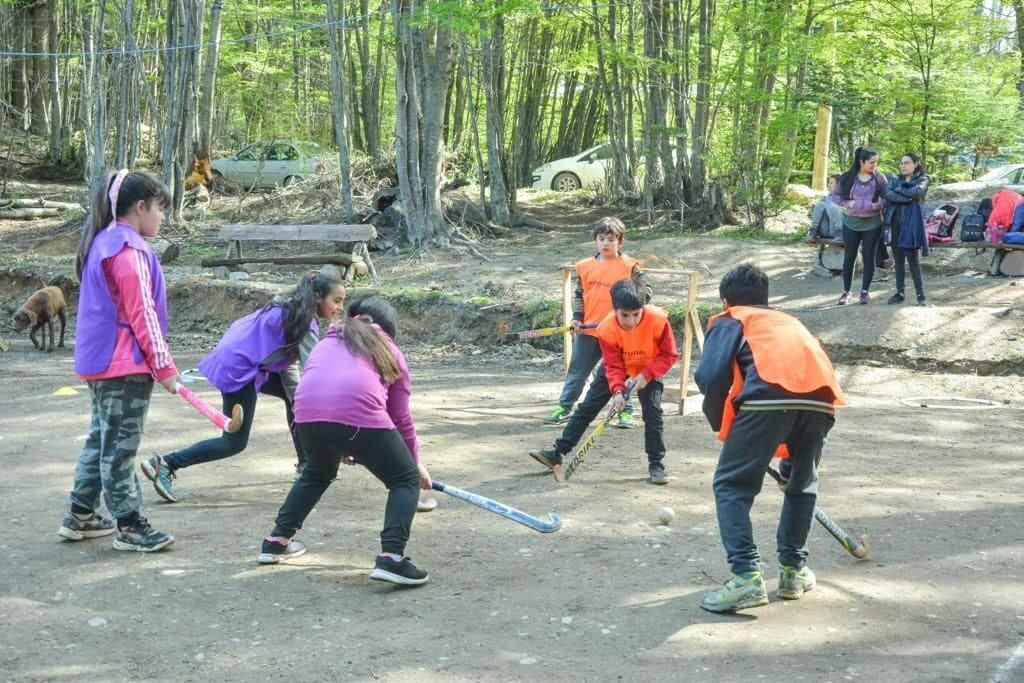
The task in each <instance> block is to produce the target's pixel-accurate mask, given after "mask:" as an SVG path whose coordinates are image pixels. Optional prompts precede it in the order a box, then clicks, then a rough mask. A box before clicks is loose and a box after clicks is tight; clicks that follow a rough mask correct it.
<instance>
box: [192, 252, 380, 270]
mask: <svg viewBox="0 0 1024 683" xmlns="http://www.w3.org/2000/svg"><path fill="white" fill-rule="evenodd" d="M362 262H363V257H362V256H352V255H351V254H324V255H320V254H310V255H308V256H242V257H239V258H204V259H203V260H202V261H201V262H200V263H201V264H202V266H203V267H204V268H214V267H216V266H240V265H242V264H243V263H272V264H274V265H276V266H290V265H296V264H321V265H322V264H325V263H329V264H331V265H335V266H351V265H352V264H353V263H362Z"/></svg>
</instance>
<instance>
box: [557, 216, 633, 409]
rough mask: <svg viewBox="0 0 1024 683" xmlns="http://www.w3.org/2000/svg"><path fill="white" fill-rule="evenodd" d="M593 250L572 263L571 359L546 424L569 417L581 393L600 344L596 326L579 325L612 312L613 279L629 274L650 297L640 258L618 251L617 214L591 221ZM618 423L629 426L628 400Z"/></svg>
mask: <svg viewBox="0 0 1024 683" xmlns="http://www.w3.org/2000/svg"><path fill="white" fill-rule="evenodd" d="M591 235H592V236H593V238H594V243H595V245H596V246H597V254H596V255H594V256H591V257H590V258H585V259H583V260H582V261H578V262H577V263H576V276H575V280H576V298H575V300H574V303H573V314H572V315H573V319H572V327H573V333H574V334H575V339H574V340H573V343H572V361H571V362H570V363H569V372H567V373H566V375H565V383H564V384H563V385H562V396H561V397H560V398H559V399H558V407H557V408H555V409H554V410H552V411H551V414H550V415H548V417H546V418H545V419H544V421H545V422H546V423H548V424H563V423H565V422H568V421H569V414H570V413H571V412H572V408H573V405H575V403H576V399H578V398H579V397H580V394H582V393H583V386H584V385H585V384H586V383H587V375H589V374H590V373H591V371H592V370H593V369H594V366H595V365H597V363H598V361H600V360H601V346H600V344H598V341H597V330H594V329H586V330H584V329H581V327H582V326H583V325H584V324H591V323H599V322H601V321H602V320H604V319H605V317H606V316H607V315H608V314H609V313H611V312H612V300H611V296H610V294H609V291H610V289H611V286H612V284H613V283H615V282H618V281H619V280H622V279H623V278H633V279H634V280H635V281H636V283H637V287H638V288H639V289H640V291H641V292H643V297H644V299H643V303H645V304H646V303H648V302H649V301H650V300H651V287H650V285H648V284H647V278H646V277H644V273H643V270H641V267H640V262H639V261H637V260H636V259H635V258H632V257H631V256H626V255H625V254H623V253H621V249H622V243H623V241H624V240H625V235H626V226H625V225H623V223H622V221H621V220H619V219H618V218H610V217H609V218H602V219H600V220H599V221H597V222H596V223H594V229H593V230H592V231H591ZM618 426H619V427H623V428H627V429H628V428H630V427H632V426H633V407H632V405H630V404H629V403H628V402H627V404H626V406H625V408H623V410H622V412H620V413H619V424H618Z"/></svg>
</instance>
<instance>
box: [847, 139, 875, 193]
mask: <svg viewBox="0 0 1024 683" xmlns="http://www.w3.org/2000/svg"><path fill="white" fill-rule="evenodd" d="M876 156H878V152H876V151H875V150H873V149H871V148H870V147H858V148H857V149H855V150H853V165H852V166H850V170H849V171H847V172H846V173H844V174H843V175H842V176H841V177H840V178H839V191H840V194H841V196H842V198H843V199H853V197H851V196H850V192H852V191H853V183H854V181H856V180H857V174H858V173H860V165H861V164H862V163H864V162H865V161H867V160H868V159H870V158H871V157H876ZM875 194H878V193H877V191H876V193H875ZM876 199H877V197H876Z"/></svg>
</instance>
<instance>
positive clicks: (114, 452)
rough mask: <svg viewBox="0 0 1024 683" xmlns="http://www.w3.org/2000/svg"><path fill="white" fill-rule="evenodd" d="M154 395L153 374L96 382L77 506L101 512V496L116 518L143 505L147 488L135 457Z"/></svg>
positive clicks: (74, 493) (81, 457)
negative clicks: (143, 489)
mask: <svg viewBox="0 0 1024 683" xmlns="http://www.w3.org/2000/svg"><path fill="white" fill-rule="evenodd" d="M152 393H153V380H152V378H150V377H149V376H148V375H129V376H127V377H115V378H113V379H101V380H91V381H90V382H89V395H90V396H91V398H92V420H91V421H90V423H89V436H88V438H86V440H85V445H84V446H82V452H81V453H79V454H78V464H77V465H76V466H75V485H74V488H73V489H72V490H71V503H72V505H75V506H79V507H82V508H86V509H88V510H96V509H97V508H99V504H100V494H101V493H102V494H103V502H104V503H106V506H107V510H109V511H110V514H112V515H113V516H114V517H116V518H122V517H126V516H128V515H130V514H132V513H133V512H135V511H136V510H138V509H139V507H140V506H141V505H142V487H141V486H140V485H139V478H138V476H137V475H136V473H135V453H136V452H137V451H138V450H139V442H140V441H141V440H142V425H143V423H144V422H145V420H146V411H147V410H148V409H149V397H150V395H152Z"/></svg>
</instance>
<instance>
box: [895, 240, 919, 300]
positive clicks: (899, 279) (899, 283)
mask: <svg viewBox="0 0 1024 683" xmlns="http://www.w3.org/2000/svg"><path fill="white" fill-rule="evenodd" d="M892 253H893V255H894V256H895V257H896V291H897V292H899V293H900V294H902V293H903V287H904V285H905V283H906V278H907V274H906V273H905V272H904V268H903V262H904V261H906V264H907V266H909V267H910V277H912V278H913V279H914V290H915V291H916V292H917V295H918V296H924V282H923V281H922V279H921V261H920V257H919V255H918V251H917V249H901V248H900V247H893V248H892Z"/></svg>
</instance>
